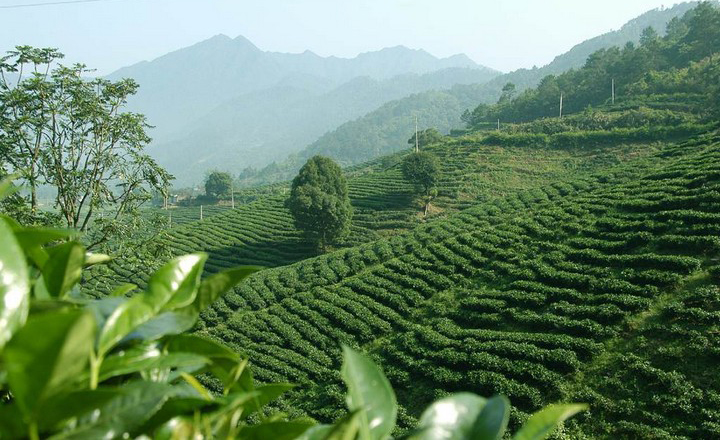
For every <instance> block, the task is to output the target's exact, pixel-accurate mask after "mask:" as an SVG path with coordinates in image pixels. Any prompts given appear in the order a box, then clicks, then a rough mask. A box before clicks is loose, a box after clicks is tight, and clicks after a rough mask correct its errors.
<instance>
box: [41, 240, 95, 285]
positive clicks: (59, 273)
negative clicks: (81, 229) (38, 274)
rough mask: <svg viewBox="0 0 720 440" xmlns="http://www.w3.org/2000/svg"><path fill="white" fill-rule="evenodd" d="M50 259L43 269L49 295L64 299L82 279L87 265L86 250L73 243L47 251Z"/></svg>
mask: <svg viewBox="0 0 720 440" xmlns="http://www.w3.org/2000/svg"><path fill="white" fill-rule="evenodd" d="M47 253H48V255H49V257H50V258H49V259H48V260H47V262H46V263H45V266H43V268H42V272H43V279H44V280H45V286H46V287H47V291H48V293H50V296H51V297H53V298H62V297H64V296H65V294H66V293H67V292H69V291H70V289H72V288H73V286H74V285H75V284H77V283H78V281H80V278H82V269H83V265H84V264H85V248H84V247H83V246H82V245H81V244H80V243H77V242H74V241H71V242H68V243H63V244H61V245H58V246H54V247H51V248H49V249H47Z"/></svg>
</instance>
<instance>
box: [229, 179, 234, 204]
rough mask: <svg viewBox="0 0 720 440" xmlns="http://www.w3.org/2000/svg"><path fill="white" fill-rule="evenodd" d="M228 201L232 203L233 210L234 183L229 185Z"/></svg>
mask: <svg viewBox="0 0 720 440" xmlns="http://www.w3.org/2000/svg"><path fill="white" fill-rule="evenodd" d="M230 201H231V203H232V209H235V182H233V183H231V184H230Z"/></svg>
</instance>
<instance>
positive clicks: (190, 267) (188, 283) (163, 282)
mask: <svg viewBox="0 0 720 440" xmlns="http://www.w3.org/2000/svg"><path fill="white" fill-rule="evenodd" d="M207 257H208V256H207V254H202V253H197V254H190V255H185V256H182V257H178V258H176V259H174V260H172V261H171V262H170V263H168V264H166V265H165V266H163V267H162V268H160V270H158V271H157V272H155V273H154V274H153V276H152V277H150V281H149V282H148V293H149V295H150V297H151V298H153V299H155V300H156V301H157V304H161V307H162V309H163V310H173V309H176V308H181V307H186V306H188V305H190V304H192V303H193V301H195V298H196V297H197V292H198V288H199V286H200V276H201V275H202V270H203V266H204V265H205V261H206V260H207Z"/></svg>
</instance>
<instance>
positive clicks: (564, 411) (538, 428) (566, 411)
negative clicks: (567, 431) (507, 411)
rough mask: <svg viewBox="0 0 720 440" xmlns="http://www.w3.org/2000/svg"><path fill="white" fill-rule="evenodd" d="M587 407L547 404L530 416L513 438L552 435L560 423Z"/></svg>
mask: <svg viewBox="0 0 720 440" xmlns="http://www.w3.org/2000/svg"><path fill="white" fill-rule="evenodd" d="M587 408H588V406H587V405H581V404H574V403H573V404H566V405H549V406H546V407H545V408H543V409H541V410H540V411H538V412H536V413H535V414H533V415H532V416H530V418H529V419H528V420H527V422H525V424H524V425H523V426H522V428H520V431H518V432H517V434H515V436H514V437H513V440H542V439H544V438H546V437H547V436H548V435H550V433H551V432H552V431H553V430H554V429H555V428H556V427H557V426H558V425H559V424H560V423H562V422H563V421H565V420H567V419H568V418H570V417H572V416H574V415H575V414H577V413H579V412H580V411H585V410H586V409H587Z"/></svg>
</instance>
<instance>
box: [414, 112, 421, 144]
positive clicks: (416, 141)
mask: <svg viewBox="0 0 720 440" xmlns="http://www.w3.org/2000/svg"><path fill="white" fill-rule="evenodd" d="M418 151H420V139H418V121H417V115H415V152H416V153H417V152H418Z"/></svg>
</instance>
